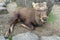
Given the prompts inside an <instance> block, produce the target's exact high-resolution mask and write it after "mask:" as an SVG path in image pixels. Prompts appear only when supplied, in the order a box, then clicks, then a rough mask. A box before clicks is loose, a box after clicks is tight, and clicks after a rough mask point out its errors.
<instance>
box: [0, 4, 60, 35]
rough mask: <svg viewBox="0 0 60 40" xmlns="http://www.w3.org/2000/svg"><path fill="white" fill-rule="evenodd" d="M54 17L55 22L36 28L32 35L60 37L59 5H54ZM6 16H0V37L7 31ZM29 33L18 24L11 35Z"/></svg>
mask: <svg viewBox="0 0 60 40" xmlns="http://www.w3.org/2000/svg"><path fill="white" fill-rule="evenodd" d="M52 11H53V12H54V14H55V15H56V20H55V21H54V22H51V23H47V24H46V25H44V26H42V27H38V28H36V29H35V30H34V31H33V33H36V34H38V35H39V36H51V35H58V36H60V5H56V4H55V5H54V6H53V10H52ZM7 17H8V16H7V15H6V14H3V15H0V35H4V33H5V32H6V31H7V30H8V28H9V26H8V24H7V21H8V18H7ZM25 32H29V30H27V29H25V28H23V27H22V26H21V25H20V23H18V24H17V25H16V26H15V28H14V32H13V35H16V34H20V33H25Z"/></svg>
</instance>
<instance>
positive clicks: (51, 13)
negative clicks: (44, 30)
mask: <svg viewBox="0 0 60 40" xmlns="http://www.w3.org/2000/svg"><path fill="white" fill-rule="evenodd" d="M53 13H54V12H50V14H49V17H48V19H47V23H51V22H54V21H55V20H56V16H55V15H54V14H53Z"/></svg>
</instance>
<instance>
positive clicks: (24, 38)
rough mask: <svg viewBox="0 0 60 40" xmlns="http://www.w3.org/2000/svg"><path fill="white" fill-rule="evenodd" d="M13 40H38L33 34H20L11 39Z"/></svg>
mask: <svg viewBox="0 0 60 40" xmlns="http://www.w3.org/2000/svg"><path fill="white" fill-rule="evenodd" d="M13 40H39V37H38V36H37V35H36V34H34V33H30V32H27V33H22V34H18V35H16V36H14V37H13Z"/></svg>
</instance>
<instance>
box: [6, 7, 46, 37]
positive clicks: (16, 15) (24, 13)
mask: <svg viewBox="0 0 60 40" xmlns="http://www.w3.org/2000/svg"><path fill="white" fill-rule="evenodd" d="M34 7H35V6H34ZM34 7H33V8H26V7H24V8H22V7H20V8H18V9H16V11H14V12H13V13H12V15H11V19H10V21H9V22H8V23H10V28H9V31H7V32H6V37H8V36H9V34H11V33H12V31H13V29H14V26H15V25H16V24H17V23H18V22H19V21H20V22H21V23H23V24H24V25H26V27H25V28H27V27H29V28H30V29H34V28H35V27H37V26H39V25H42V24H43V23H44V20H43V18H44V19H45V18H46V17H47V13H46V10H35V9H34ZM43 9H44V8H43Z"/></svg>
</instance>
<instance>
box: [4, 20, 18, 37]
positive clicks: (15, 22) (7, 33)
mask: <svg viewBox="0 0 60 40" xmlns="http://www.w3.org/2000/svg"><path fill="white" fill-rule="evenodd" d="M17 22H18V19H16V20H14V21H13V22H12V23H11V24H10V28H9V29H8V31H7V32H6V34H5V38H8V37H9V35H10V34H11V33H12V32H13V30H14V26H15V25H16V24H17Z"/></svg>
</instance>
